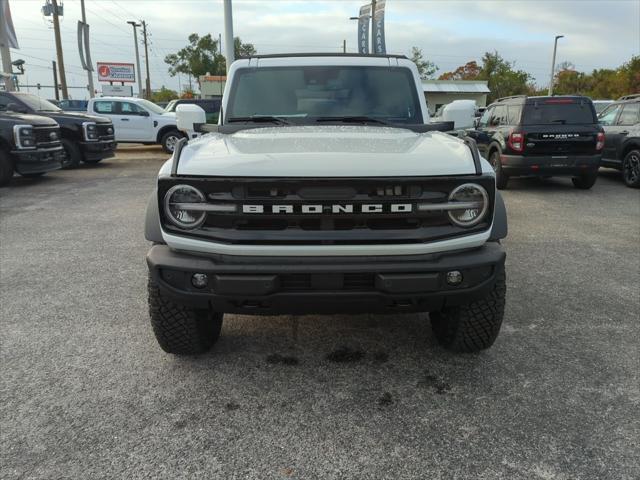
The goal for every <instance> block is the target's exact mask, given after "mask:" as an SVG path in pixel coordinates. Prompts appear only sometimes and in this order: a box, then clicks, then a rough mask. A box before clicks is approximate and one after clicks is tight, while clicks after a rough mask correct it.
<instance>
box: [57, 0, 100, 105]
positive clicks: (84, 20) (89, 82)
mask: <svg viewBox="0 0 640 480" xmlns="http://www.w3.org/2000/svg"><path fill="white" fill-rule="evenodd" d="M80 10H81V11H82V23H83V24H84V25H86V24H87V15H86V14H85V12H84V0H80ZM85 33H87V34H88V33H89V29H88V27H87V29H86V31H85ZM87 37H88V35H87ZM85 48H86V50H87V58H91V54H90V52H89V39H88V38H87V40H86V43H85ZM89 68H91V65H89ZM87 85H88V86H89V98H93V97H94V92H95V88H94V86H93V72H92V71H91V70H87ZM56 100H57V98H56Z"/></svg>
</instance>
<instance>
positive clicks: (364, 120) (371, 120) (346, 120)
mask: <svg viewBox="0 0 640 480" xmlns="http://www.w3.org/2000/svg"><path fill="white" fill-rule="evenodd" d="M315 120H316V122H343V123H363V124H365V123H375V124H378V125H389V124H388V123H387V122H385V121H384V120H380V119H379V118H373V117H367V116H364V115H358V116H351V117H318V118H316V119H315Z"/></svg>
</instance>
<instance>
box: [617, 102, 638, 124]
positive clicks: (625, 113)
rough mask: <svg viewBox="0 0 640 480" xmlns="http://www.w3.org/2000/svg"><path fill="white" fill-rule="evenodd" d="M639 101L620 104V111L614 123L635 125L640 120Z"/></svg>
mask: <svg viewBox="0 0 640 480" xmlns="http://www.w3.org/2000/svg"><path fill="white" fill-rule="evenodd" d="M639 118H640V103H638V102H636V103H627V104H626V105H623V106H622V113H621V114H620V117H618V121H617V122H616V125H635V124H636V123H638V122H639V121H640V120H639Z"/></svg>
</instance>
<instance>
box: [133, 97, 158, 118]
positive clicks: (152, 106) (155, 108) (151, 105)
mask: <svg viewBox="0 0 640 480" xmlns="http://www.w3.org/2000/svg"><path fill="white" fill-rule="evenodd" d="M138 104H139V105H142V106H143V107H144V108H146V109H147V110H150V111H152V112H153V113H156V114H158V115H162V114H163V113H164V109H163V108H162V107H160V106H158V105H156V104H155V103H153V102H150V101H149V100H144V99H142V100H138Z"/></svg>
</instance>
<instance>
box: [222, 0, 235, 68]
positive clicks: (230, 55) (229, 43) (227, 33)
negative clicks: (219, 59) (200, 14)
mask: <svg viewBox="0 0 640 480" xmlns="http://www.w3.org/2000/svg"><path fill="white" fill-rule="evenodd" d="M233 50H234V41H233V12H232V6H231V0H224V56H225V57H226V64H227V74H229V68H230V67H231V64H232V63H233V61H234V60H235V58H234V51H233Z"/></svg>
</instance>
